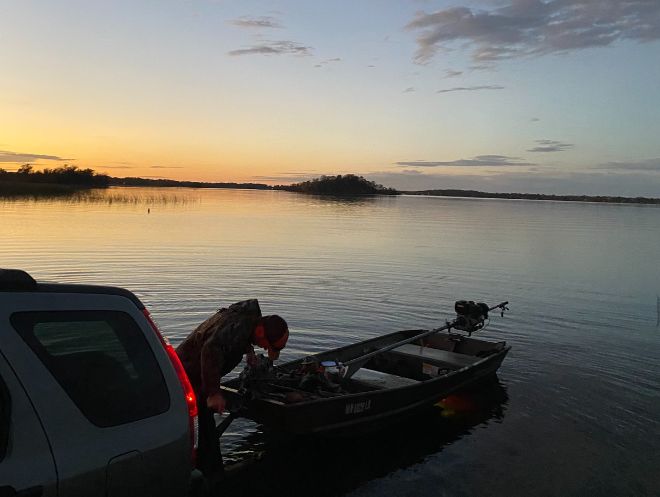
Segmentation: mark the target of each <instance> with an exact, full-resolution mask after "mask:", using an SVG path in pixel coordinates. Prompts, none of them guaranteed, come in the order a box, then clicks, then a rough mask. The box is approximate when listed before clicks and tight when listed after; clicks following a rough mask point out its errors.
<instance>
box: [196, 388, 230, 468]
mask: <svg viewBox="0 0 660 497" xmlns="http://www.w3.org/2000/svg"><path fill="white" fill-rule="evenodd" d="M197 416H198V422H199V445H198V448H197V468H198V469H199V470H200V471H201V472H202V473H203V474H204V476H206V477H211V476H218V475H220V474H222V472H223V470H224V465H223V463H222V453H221V452H220V437H218V433H217V432H216V429H215V419H213V411H212V410H210V409H209V408H208V407H206V395H204V394H202V393H199V394H197Z"/></svg>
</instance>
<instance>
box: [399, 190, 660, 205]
mask: <svg viewBox="0 0 660 497" xmlns="http://www.w3.org/2000/svg"><path fill="white" fill-rule="evenodd" d="M405 193H407V194H409V195H433V196H436V197H472V198H506V199H522V200H557V201H564V202H610V203H618V204H660V198H648V197H615V196H608V195H595V196H592V195H546V194H543V193H488V192H480V191H477V190H421V191H414V192H405Z"/></svg>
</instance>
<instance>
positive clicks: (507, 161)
mask: <svg viewBox="0 0 660 497" xmlns="http://www.w3.org/2000/svg"><path fill="white" fill-rule="evenodd" d="M395 164H396V165H397V166H405V167H449V166H452V167H492V166H533V165H535V164H533V163H531V162H524V161H523V159H521V158H520V157H508V156H506V155H477V156H476V157H473V158H472V159H459V160H454V161H425V160H414V161H401V162H395Z"/></svg>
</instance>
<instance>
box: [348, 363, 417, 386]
mask: <svg viewBox="0 0 660 497" xmlns="http://www.w3.org/2000/svg"><path fill="white" fill-rule="evenodd" d="M351 379H352V380H357V381H359V382H360V383H363V384H365V385H368V386H370V387H374V388H378V389H381V388H397V387H405V386H408V385H414V384H416V383H419V381H417V380H413V379H412V378H405V377H404V376H397V375H395V374H389V373H383V372H382V371H376V370H375V369H367V368H360V369H358V370H357V371H356V372H355V373H354V374H353V376H351Z"/></svg>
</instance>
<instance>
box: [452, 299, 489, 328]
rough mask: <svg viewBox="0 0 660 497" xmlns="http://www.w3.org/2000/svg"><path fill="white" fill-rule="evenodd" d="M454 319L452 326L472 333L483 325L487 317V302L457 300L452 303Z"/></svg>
mask: <svg viewBox="0 0 660 497" xmlns="http://www.w3.org/2000/svg"><path fill="white" fill-rule="evenodd" d="M454 310H455V311H456V321H455V322H454V328H456V329H457V330H462V331H467V332H468V333H473V332H475V331H477V330H480V329H481V328H483V327H484V322H485V321H486V319H488V304H484V303H483V302H479V303H475V302H474V301H473V300H457V301H456V303H455V304H454Z"/></svg>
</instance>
